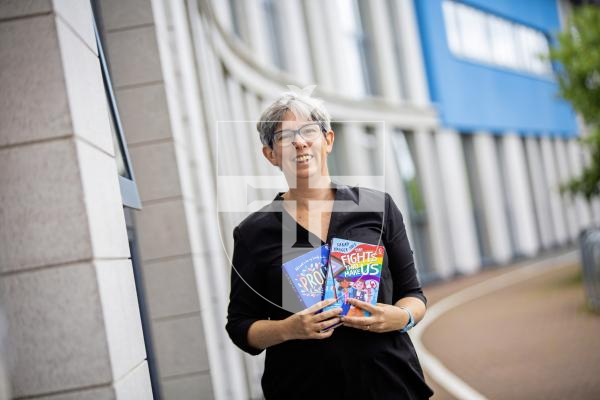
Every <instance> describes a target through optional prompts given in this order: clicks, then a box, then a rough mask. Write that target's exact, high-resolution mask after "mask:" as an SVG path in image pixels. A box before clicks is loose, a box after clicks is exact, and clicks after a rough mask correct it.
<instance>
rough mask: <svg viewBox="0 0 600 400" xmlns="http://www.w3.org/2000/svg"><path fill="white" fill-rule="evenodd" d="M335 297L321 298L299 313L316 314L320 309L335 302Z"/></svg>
mask: <svg viewBox="0 0 600 400" xmlns="http://www.w3.org/2000/svg"><path fill="white" fill-rule="evenodd" d="M335 301H336V300H335V299H327V300H321V301H319V302H318V303H315V304H313V305H312V306H310V307H308V308H305V309H304V310H302V311H300V313H299V314H314V313H316V312H317V311H319V310H320V309H322V308H324V307H327V306H328V305H331V304H333V303H335Z"/></svg>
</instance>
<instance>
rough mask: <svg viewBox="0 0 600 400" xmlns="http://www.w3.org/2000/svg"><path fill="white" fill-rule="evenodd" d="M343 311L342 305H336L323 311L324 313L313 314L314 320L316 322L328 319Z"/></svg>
mask: <svg viewBox="0 0 600 400" xmlns="http://www.w3.org/2000/svg"><path fill="white" fill-rule="evenodd" d="M341 312H342V308H341V307H336V308H334V309H331V310H327V311H323V312H322V313H319V314H315V315H314V316H313V321H314V322H320V321H325V320H326V319H330V318H333V317H335V316H337V315H339V314H340V313H341Z"/></svg>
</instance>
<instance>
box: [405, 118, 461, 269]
mask: <svg viewBox="0 0 600 400" xmlns="http://www.w3.org/2000/svg"><path fill="white" fill-rule="evenodd" d="M414 143H415V153H416V154H415V162H416V164H417V168H418V170H419V175H420V177H421V179H422V182H421V183H422V188H423V195H424V197H425V206H426V207H427V215H428V218H429V221H430V222H429V223H430V226H432V227H434V228H433V229H429V236H430V241H431V249H432V253H433V254H432V256H433V260H434V265H433V269H435V270H436V271H437V272H438V273H439V274H440V276H441V277H442V278H446V277H450V276H452V274H453V273H454V265H453V258H454V252H453V248H452V242H451V239H450V235H449V233H450V230H449V227H448V220H447V218H446V214H445V205H444V195H443V188H442V187H441V186H440V182H441V179H442V178H441V177H440V176H439V168H438V164H437V161H438V157H437V153H436V150H435V141H434V139H433V136H432V133H431V132H430V131H429V130H428V129H420V130H417V131H415V132H414Z"/></svg>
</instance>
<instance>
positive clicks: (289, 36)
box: [277, 0, 314, 85]
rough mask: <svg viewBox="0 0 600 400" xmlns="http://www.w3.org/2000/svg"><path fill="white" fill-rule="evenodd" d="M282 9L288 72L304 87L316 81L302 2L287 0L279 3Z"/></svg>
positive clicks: (284, 48) (284, 52)
mask: <svg viewBox="0 0 600 400" xmlns="http://www.w3.org/2000/svg"><path fill="white" fill-rule="evenodd" d="M277 6H278V7H280V10H279V17H280V20H281V25H282V26H283V27H284V29H283V32H282V35H283V43H284V46H283V57H284V58H285V65H286V69H287V71H288V72H289V73H290V74H291V75H293V76H294V78H296V79H298V80H299V81H300V83H301V84H302V85H304V84H312V83H313V81H314V78H313V73H312V66H311V59H310V51H309V44H308V35H307V25H306V19H305V17H304V11H303V10H302V3H301V0H286V1H279V2H277Z"/></svg>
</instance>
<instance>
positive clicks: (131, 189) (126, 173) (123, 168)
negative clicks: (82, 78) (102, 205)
mask: <svg viewBox="0 0 600 400" xmlns="http://www.w3.org/2000/svg"><path fill="white" fill-rule="evenodd" d="M92 9H93V10H94V32H95V34H96V44H97V46H98V58H99V61H100V67H101V70H102V79H103V81H104V90H105V91H106V100H107V102H108V112H109V118H110V128H111V131H112V135H113V145H114V149H115V156H116V157H115V158H116V161H117V172H118V174H119V185H120V189H121V199H122V200H123V206H125V207H130V208H135V209H141V208H142V203H141V201H140V196H139V193H138V190H137V185H136V184H135V177H134V175H133V169H132V168H131V161H130V159H129V152H128V151H127V142H126V141H125V136H124V134H123V127H122V125H121V119H120V117H119V110H118V108H117V102H116V99H115V95H114V91H113V88H112V82H111V79H110V73H109V66H108V62H107V59H106V56H105V54H104V45H103V38H102V31H101V30H100V29H101V28H102V24H101V20H100V18H99V15H100V13H99V11H98V4H97V3H96V1H94V0H92ZM99 27H100V29H99Z"/></svg>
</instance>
